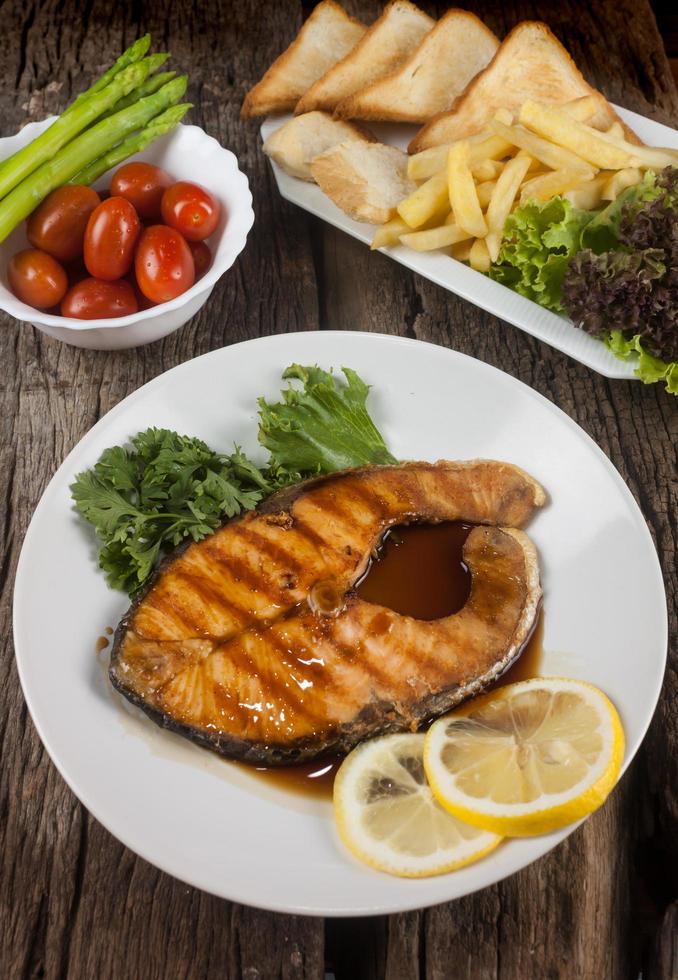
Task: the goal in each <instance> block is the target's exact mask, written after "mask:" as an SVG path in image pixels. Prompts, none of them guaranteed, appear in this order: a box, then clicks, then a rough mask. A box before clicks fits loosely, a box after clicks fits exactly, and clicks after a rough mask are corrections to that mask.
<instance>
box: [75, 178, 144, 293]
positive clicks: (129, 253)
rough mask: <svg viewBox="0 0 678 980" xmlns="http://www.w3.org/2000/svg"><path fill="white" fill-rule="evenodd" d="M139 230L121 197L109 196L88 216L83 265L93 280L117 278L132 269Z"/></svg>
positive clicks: (137, 220)
mask: <svg viewBox="0 0 678 980" xmlns="http://www.w3.org/2000/svg"><path fill="white" fill-rule="evenodd" d="M140 231H141V222H140V221H139V216H138V215H137V213H136V211H135V210H134V207H133V205H132V204H130V202H129V201H126V200H125V198H124V197H109V199H108V200H107V201H104V202H103V203H102V204H100V205H99V206H98V207H97V208H96V209H95V210H94V211H93V212H92V214H91V215H90V218H89V221H88V222H87V230H86V231H85V249H84V255H85V265H86V266H87V271H88V272H89V274H90V276H94V277H95V278H96V279H109V280H113V279H121V278H122V277H123V276H124V275H126V273H128V272H129V270H130V269H131V267H132V262H133V261H134V247H135V245H136V243H137V238H138V237H139V232H140Z"/></svg>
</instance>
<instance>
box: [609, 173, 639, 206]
mask: <svg viewBox="0 0 678 980" xmlns="http://www.w3.org/2000/svg"><path fill="white" fill-rule="evenodd" d="M642 179H643V174H642V172H641V170H640V169H639V168H638V167H626V168H625V169H624V170H617V171H616V172H615V173H613V174H608V179H607V180H606V182H605V184H604V186H603V193H602V194H601V199H602V200H603V201H616V200H617V198H618V197H619V195H620V194H621V192H622V191H624V190H626V188H627V187H632V186H633V185H634V184H639V183H640V181H641V180H642Z"/></svg>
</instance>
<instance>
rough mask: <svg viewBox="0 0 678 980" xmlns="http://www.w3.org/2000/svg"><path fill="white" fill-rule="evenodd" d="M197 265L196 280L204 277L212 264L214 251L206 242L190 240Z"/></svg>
mask: <svg viewBox="0 0 678 980" xmlns="http://www.w3.org/2000/svg"><path fill="white" fill-rule="evenodd" d="M188 247H189V248H190V250H191V255H192V256H193V265H194V266H195V281H196V282H197V281H198V279H202V277H203V276H204V275H205V273H206V272H207V270H208V269H209V267H210V266H211V265H212V253H211V252H210V250H209V248H208V247H207V245H205V243H204V242H188Z"/></svg>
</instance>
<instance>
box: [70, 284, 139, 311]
mask: <svg viewBox="0 0 678 980" xmlns="http://www.w3.org/2000/svg"><path fill="white" fill-rule="evenodd" d="M138 309H139V306H138V303H137V298H136V296H135V295H134V287H133V286H132V285H131V284H130V283H129V282H127V281H126V280H125V279H120V280H119V281H118V282H109V281H107V280H106V279H83V280H82V282H78V283H76V284H75V286H73V287H71V289H69V290H68V292H67V293H66V295H65V296H64V298H63V300H62V302H61V314H62V316H71V317H75V319H76V320H99V319H106V318H109V317H117V316H128V315H129V314H130V313H136V312H137V311H138Z"/></svg>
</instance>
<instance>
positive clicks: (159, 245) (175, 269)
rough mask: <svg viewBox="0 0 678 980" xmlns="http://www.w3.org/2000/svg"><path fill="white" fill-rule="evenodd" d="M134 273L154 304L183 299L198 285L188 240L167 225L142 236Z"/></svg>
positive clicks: (152, 228) (148, 231)
mask: <svg viewBox="0 0 678 980" xmlns="http://www.w3.org/2000/svg"><path fill="white" fill-rule="evenodd" d="M134 271H135V273H136V277H137V282H138V284H139V289H140V290H141V292H142V293H143V294H144V296H146V297H147V299H150V300H152V301H153V302H154V303H166V302H167V301H168V300H170V299H174V297H175V296H180V295H181V294H182V293H185V292H186V290H187V289H190V287H191V286H192V285H193V283H194V282H195V267H194V265H193V256H192V255H191V251H190V249H189V247H188V245H187V244H186V241H185V240H184V238H182V236H181V235H180V234H179V232H178V231H175V229H174V228H167V227H166V226H165V225H151V227H150V228H146V230H145V231H144V232H143V233H142V235H141V239H140V241H139V246H138V248H137V254H136V257H135V259H134Z"/></svg>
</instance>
